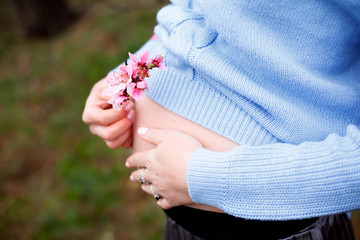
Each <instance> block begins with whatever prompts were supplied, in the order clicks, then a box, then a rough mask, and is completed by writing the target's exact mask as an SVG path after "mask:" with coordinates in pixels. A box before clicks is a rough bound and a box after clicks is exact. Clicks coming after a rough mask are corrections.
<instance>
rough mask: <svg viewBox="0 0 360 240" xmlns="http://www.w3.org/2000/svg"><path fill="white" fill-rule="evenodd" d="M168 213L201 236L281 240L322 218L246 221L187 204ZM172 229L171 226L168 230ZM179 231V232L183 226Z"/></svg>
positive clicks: (189, 230)
mask: <svg viewBox="0 0 360 240" xmlns="http://www.w3.org/2000/svg"><path fill="white" fill-rule="evenodd" d="M165 213H166V214H167V216H168V217H169V218H170V219H172V220H173V221H174V222H175V223H177V224H178V225H180V226H181V227H182V228H183V229H184V230H186V231H187V232H189V233H192V234H194V235H196V236H198V237H200V239H201V238H202V239H209V240H212V239H229V240H231V239H262V240H267V239H280V238H285V237H288V236H291V235H294V234H296V233H298V232H299V231H300V230H302V229H304V228H306V227H309V226H310V225H311V224H313V223H315V222H316V221H317V220H318V218H311V219H305V220H293V221H258V220H246V219H243V218H237V217H234V216H231V215H228V214H224V213H215V212H209V211H203V210H199V209H194V208H189V207H185V206H180V207H175V208H172V209H169V210H166V211H165ZM170 230H171V229H168V231H170ZM176 231H178V232H179V229H177V230H176ZM180 232H181V231H180ZM165 235H166V234H165ZM239 236H241V237H239ZM165 239H171V240H173V239H176V238H174V236H173V237H171V238H165ZM179 239H188V238H179ZM189 239H191V238H189Z"/></svg>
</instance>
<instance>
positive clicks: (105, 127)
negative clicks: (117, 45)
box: [82, 79, 134, 149]
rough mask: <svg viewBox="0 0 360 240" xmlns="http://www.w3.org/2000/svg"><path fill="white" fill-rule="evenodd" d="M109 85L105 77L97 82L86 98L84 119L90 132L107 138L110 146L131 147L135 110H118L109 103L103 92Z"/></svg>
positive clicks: (113, 147)
mask: <svg viewBox="0 0 360 240" xmlns="http://www.w3.org/2000/svg"><path fill="white" fill-rule="evenodd" d="M106 87H107V83H106V81H105V79H102V80H100V81H99V82H97V83H96V84H95V85H94V87H93V88H92V90H91V92H90V94H89V97H88V99H87V100H86V104H85V108H84V112H83V115H82V119H83V121H84V122H85V123H86V124H88V125H89V128H90V132H91V133H92V134H94V135H97V136H99V137H100V138H102V139H104V140H105V143H106V145H107V146H108V147H109V148H112V149H115V148H118V147H124V148H129V147H131V146H132V118H133V116H134V111H133V110H130V112H128V111H126V110H125V109H124V110H121V111H116V110H115V109H113V108H112V106H111V105H110V104H108V103H107V101H108V100H109V98H108V97H105V96H103V95H102V94H101V92H102V91H103V90H104V89H105V88H106Z"/></svg>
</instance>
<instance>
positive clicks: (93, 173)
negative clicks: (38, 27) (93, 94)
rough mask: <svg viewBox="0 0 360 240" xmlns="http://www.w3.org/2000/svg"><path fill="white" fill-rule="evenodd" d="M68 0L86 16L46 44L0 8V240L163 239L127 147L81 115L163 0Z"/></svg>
mask: <svg viewBox="0 0 360 240" xmlns="http://www.w3.org/2000/svg"><path fill="white" fill-rule="evenodd" d="M70 3H71V4H72V6H73V7H74V8H75V9H86V12H85V14H84V15H83V17H82V18H81V19H80V20H79V21H78V22H76V23H75V24H74V25H73V26H72V27H71V28H70V29H68V30H67V31H66V32H64V33H62V34H60V35H58V36H57V37H55V38H52V39H50V40H40V39H37V40H36V39H33V40H26V39H25V38H24V37H23V36H22V32H21V28H20V25H19V22H18V20H17V18H16V13H15V11H14V8H13V6H12V4H11V2H10V0H8V1H5V2H3V4H2V5H0V27H1V29H2V32H1V35H0V102H1V104H0V136H1V137H0V239H12V240H13V239H17V240H23V239H24V240H25V239H35V240H42V239H59V240H60V239H65V240H66V239H101V240H113V239H124V240H126V239H154V240H155V239H161V235H162V229H163V225H164V216H163V214H162V211H161V210H160V209H159V208H158V207H157V206H156V204H155V202H154V201H153V199H152V198H151V197H149V196H148V195H146V194H144V193H142V191H140V188H139V186H138V184H136V183H132V182H131V181H129V180H128V176H129V171H128V170H127V169H126V168H125V167H124V159H125V158H126V156H128V154H129V152H128V151H124V150H121V149H118V150H110V149H108V148H107V147H106V146H105V144H104V143H103V142H102V141H101V140H100V139H99V138H97V137H94V136H92V135H91V134H90V133H89V131H88V128H87V126H86V125H85V124H84V123H82V122H81V113H82V110H83V106H84V103H85V99H86V97H87V95H88V93H89V91H90V88H91V86H92V85H93V84H94V83H95V82H96V81H98V80H99V79H100V78H102V77H104V75H105V74H106V73H107V72H108V71H109V70H110V69H112V68H113V67H115V66H116V65H118V64H119V63H121V62H122V61H123V60H124V59H125V58H127V52H128V51H131V52H134V51H136V50H137V49H138V48H139V47H140V46H141V45H142V44H143V43H144V42H145V41H146V40H147V39H149V38H150V37H151V35H152V30H153V26H154V25H155V24H156V21H155V15H156V12H157V10H158V9H159V8H160V7H161V5H162V4H161V3H159V1H155V0H142V1H140V0H132V1H131V0H126V1H115V0H113V1H91V0H78V1H75V0H73V1H70ZM149 3H150V4H149ZM138 6H145V7H142V8H140V7H138ZM353 220H354V227H355V230H356V232H357V236H358V237H357V239H360V232H359V231H360V214H359V213H357V214H353Z"/></svg>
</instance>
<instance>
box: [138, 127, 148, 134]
mask: <svg viewBox="0 0 360 240" xmlns="http://www.w3.org/2000/svg"><path fill="white" fill-rule="evenodd" d="M147 131H148V129H147V128H146V127H141V128H139V129H138V134H139V135H145V134H146V133H147Z"/></svg>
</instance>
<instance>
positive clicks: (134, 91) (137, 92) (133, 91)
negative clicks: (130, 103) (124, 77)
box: [126, 83, 144, 101]
mask: <svg viewBox="0 0 360 240" xmlns="http://www.w3.org/2000/svg"><path fill="white" fill-rule="evenodd" d="M126 91H127V93H128V94H129V95H130V96H131V97H132V98H133V99H134V100H135V101H137V100H139V99H140V98H141V97H142V96H143V93H144V91H143V89H139V88H137V87H136V83H130V84H129V85H128V86H127V89H126Z"/></svg>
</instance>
